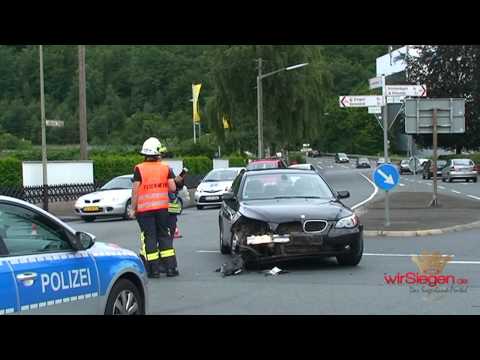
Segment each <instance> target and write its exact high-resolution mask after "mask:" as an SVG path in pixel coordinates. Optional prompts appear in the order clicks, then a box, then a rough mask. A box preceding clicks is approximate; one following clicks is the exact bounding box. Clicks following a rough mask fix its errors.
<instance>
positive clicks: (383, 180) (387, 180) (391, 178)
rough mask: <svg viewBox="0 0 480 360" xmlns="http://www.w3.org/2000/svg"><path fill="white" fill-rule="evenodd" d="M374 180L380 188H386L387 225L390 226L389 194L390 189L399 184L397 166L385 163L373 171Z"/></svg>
mask: <svg viewBox="0 0 480 360" xmlns="http://www.w3.org/2000/svg"><path fill="white" fill-rule="evenodd" d="M373 180H374V182H375V184H376V185H377V186H378V187H379V188H380V189H382V190H385V226H390V202H389V197H388V196H389V191H390V190H392V189H393V188H394V187H395V186H397V185H398V183H399V181H400V174H399V173H398V171H397V169H396V168H395V166H393V165H391V164H383V165H382V166H379V167H378V168H377V169H376V170H375V172H374V173H373Z"/></svg>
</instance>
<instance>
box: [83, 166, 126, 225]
mask: <svg viewBox="0 0 480 360" xmlns="http://www.w3.org/2000/svg"><path fill="white" fill-rule="evenodd" d="M132 180H133V175H123V176H118V177H116V178H114V179H112V180H110V181H109V182H108V183H106V184H105V185H104V186H102V187H101V188H100V190H98V191H95V192H93V193H90V194H87V195H83V196H81V197H79V198H78V200H77V201H76V202H75V212H76V213H77V214H78V215H80V216H81V218H82V219H83V220H85V221H86V222H92V221H95V219H97V218H98V217H123V218H124V219H127V220H128V219H130V215H129V210H130V206H131V197H132Z"/></svg>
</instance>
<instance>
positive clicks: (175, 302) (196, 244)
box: [71, 158, 480, 315]
mask: <svg viewBox="0 0 480 360" xmlns="http://www.w3.org/2000/svg"><path fill="white" fill-rule="evenodd" d="M313 163H314V164H315V165H317V166H318V168H319V170H320V171H321V173H322V175H323V176H324V177H325V178H326V179H327V181H328V182H329V183H331V185H332V187H333V188H334V189H336V190H349V191H350V192H351V195H352V196H351V198H350V199H347V200H346V201H345V203H346V204H347V205H349V206H354V205H356V204H358V203H359V202H362V201H364V200H365V199H368V198H369V197H370V196H371V195H372V193H373V192H374V187H373V186H372V185H371V184H370V183H369V182H368V180H366V179H365V178H364V177H363V176H361V174H364V175H368V174H370V173H371V170H366V171H365V170H356V169H353V165H351V164H346V165H344V166H340V165H335V164H333V161H332V160H331V159H327V158H319V159H313ZM407 179H408V180H407ZM417 180H418V181H417ZM401 182H402V183H403V184H404V186H399V187H398V188H397V190H396V191H405V190H406V189H414V188H415V187H418V188H419V189H423V188H427V187H428V186H429V185H426V184H423V183H422V181H421V178H420V179H417V178H416V177H414V176H412V175H406V176H402V181H401ZM442 186H444V187H445V189H440V190H442V191H447V192H450V193H451V194H454V195H455V196H466V195H465V194H470V195H472V196H475V194H478V195H479V196H480V191H479V189H480V188H479V183H477V184H472V183H471V184H469V185H461V184H456V183H454V184H442ZM422 187H423V188H422ZM456 189H458V190H456ZM451 190H456V191H459V192H461V194H456V193H452V192H451ZM460 190H461V191H460ZM421 191H424V190H421ZM377 196H379V195H377ZM217 219H218V209H207V210H203V211H198V210H196V209H195V208H192V209H186V210H185V211H184V214H183V215H182V216H180V230H181V234H182V235H183V238H181V239H178V240H176V241H175V247H176V251H177V256H178V261H179V265H180V266H179V270H180V273H181V274H180V276H179V277H177V278H164V277H162V278H160V279H158V280H152V281H151V282H150V312H151V313H152V314H255V315H262V314H275V315H277V314H307V315H308V314H480V296H479V295H480V291H479V285H480V279H479V276H478V273H479V270H480V247H479V246H478V237H479V236H478V235H479V231H468V232H462V233H451V234H445V235H438V236H430V237H412V238H403V237H402V238H381V237H379V238H370V237H369V238H365V254H364V258H363V259H362V262H361V263H360V265H359V266H357V267H340V266H338V265H337V263H336V261H335V260H334V259H325V260H318V261H301V262H295V263H289V264H280V265H279V267H280V268H282V269H285V270H288V271H289V273H287V274H284V275H279V276H275V277H272V276H265V275H264V274H263V273H261V272H260V270H258V271H251V272H245V273H243V274H241V275H239V276H235V277H226V278H222V276H221V275H220V274H219V273H216V272H215V270H216V269H217V268H219V267H220V266H221V264H222V263H224V262H225V261H227V260H228V257H227V256H224V255H221V254H220V253H219V251H218V224H217ZM419 221H420V220H419ZM71 225H72V226H73V227H74V228H76V229H78V230H85V231H89V232H91V233H93V234H95V235H97V240H98V241H105V242H112V243H116V244H118V245H121V246H123V247H126V248H129V249H132V250H134V251H137V250H138V243H139V240H138V233H139V229H138V225H137V224H136V222H135V221H123V220H118V221H116V220H105V221H103V220H102V221H97V222H95V223H93V224H85V223H82V222H72V223H71ZM422 251H439V252H440V253H442V254H448V255H454V258H453V262H451V263H449V264H448V265H447V266H446V267H445V269H444V271H443V274H452V275H454V276H455V277H457V279H458V278H466V279H467V280H468V288H466V289H463V290H464V291H465V290H466V291H465V292H449V293H444V294H430V295H428V293H427V292H421V291H420V292H412V290H411V289H410V287H408V286H405V285H404V286H397V285H387V284H386V282H385V276H388V275H392V276H394V275H396V274H397V273H402V274H403V273H406V272H410V271H411V272H416V271H418V268H417V266H416V264H415V263H414V262H413V261H412V259H411V256H412V255H414V254H419V253H421V252H422Z"/></svg>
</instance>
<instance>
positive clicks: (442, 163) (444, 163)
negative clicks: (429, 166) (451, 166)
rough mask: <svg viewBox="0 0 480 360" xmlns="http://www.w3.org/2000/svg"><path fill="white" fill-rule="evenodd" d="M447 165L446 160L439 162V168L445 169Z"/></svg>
mask: <svg viewBox="0 0 480 360" xmlns="http://www.w3.org/2000/svg"><path fill="white" fill-rule="evenodd" d="M445 165H447V162H446V161H445V160H438V161H437V167H443V166H445Z"/></svg>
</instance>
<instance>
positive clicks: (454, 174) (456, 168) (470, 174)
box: [442, 159, 477, 182]
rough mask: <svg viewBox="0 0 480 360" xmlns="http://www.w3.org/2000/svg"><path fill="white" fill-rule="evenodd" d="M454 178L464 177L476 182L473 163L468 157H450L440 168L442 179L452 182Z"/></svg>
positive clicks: (466, 179)
mask: <svg viewBox="0 0 480 360" xmlns="http://www.w3.org/2000/svg"><path fill="white" fill-rule="evenodd" d="M454 179H465V181H467V182H468V181H470V180H472V181H473V182H477V172H476V171H475V163H474V162H473V161H472V160H470V159H450V160H448V161H447V164H446V165H445V166H444V168H443V169H442V181H443V182H445V181H448V182H452V181H453V180H454Z"/></svg>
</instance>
